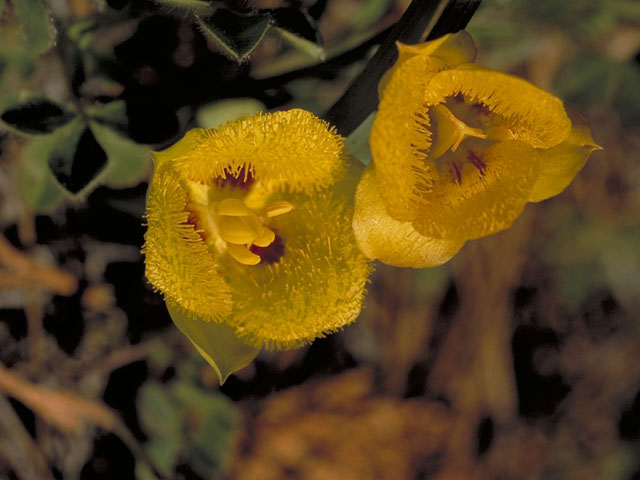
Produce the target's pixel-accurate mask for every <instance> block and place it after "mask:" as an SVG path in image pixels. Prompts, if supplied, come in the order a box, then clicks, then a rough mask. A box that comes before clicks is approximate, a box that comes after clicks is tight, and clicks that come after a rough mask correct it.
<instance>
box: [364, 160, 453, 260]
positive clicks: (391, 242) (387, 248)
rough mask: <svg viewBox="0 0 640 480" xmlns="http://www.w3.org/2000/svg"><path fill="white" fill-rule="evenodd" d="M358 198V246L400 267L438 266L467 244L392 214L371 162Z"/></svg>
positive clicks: (373, 255) (366, 254)
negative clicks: (420, 228) (431, 233)
mask: <svg viewBox="0 0 640 480" xmlns="http://www.w3.org/2000/svg"><path fill="white" fill-rule="evenodd" d="M355 202H356V204H355V212H354V215H353V229H354V232H355V235H356V241H357V242H358V247H359V248H360V250H361V251H362V253H364V255H365V256H366V257H368V258H371V259H378V260H380V261H381V262H383V263H387V264H389V265H394V266H396V267H413V268H425V267H434V266H437V265H441V264H443V263H444V262H446V261H447V260H449V259H450V258H451V257H452V256H453V255H455V254H456V253H457V252H458V250H460V248H462V245H463V244H464V240H447V239H440V240H436V239H434V238H430V237H425V236H423V235H421V234H419V233H418V232H417V231H416V230H415V229H414V228H413V226H412V225H411V223H410V222H399V221H397V220H395V219H393V218H391V217H390V216H389V214H388V213H387V211H386V210H385V207H384V204H383V203H382V198H380V194H379V190H378V184H377V182H376V174H375V170H374V169H373V168H372V167H371V166H369V167H368V168H367V170H366V171H365V172H364V174H363V176H362V179H361V180H360V183H359V184H358V189H357V191H356V199H355Z"/></svg>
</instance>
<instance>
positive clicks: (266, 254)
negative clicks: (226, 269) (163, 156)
mask: <svg viewBox="0 0 640 480" xmlns="http://www.w3.org/2000/svg"><path fill="white" fill-rule="evenodd" d="M240 183H241V184H240ZM240 183H239V181H238V180H237V179H234V178H231V180H229V179H223V180H222V181H221V182H217V183H215V184H214V185H212V186H209V185H203V184H201V183H197V182H191V181H187V182H186V189H187V191H188V193H189V202H188V203H187V210H188V211H189V223H191V224H192V225H194V227H195V228H196V230H197V231H198V233H199V234H200V237H201V238H202V239H203V241H204V242H205V243H206V245H207V247H209V250H210V251H212V252H220V251H225V250H226V252H227V253H228V254H229V255H231V257H232V258H233V259H234V260H236V261H237V262H239V263H241V264H243V265H257V264H258V263H260V262H261V261H262V260H264V261H265V263H274V262H277V261H278V260H280V257H282V255H283V254H284V242H283V240H282V237H280V236H278V235H276V232H275V231H274V230H273V229H272V228H270V227H269V224H270V223H271V220H272V219H273V218H275V217H278V216H280V215H284V214H286V213H288V212H290V211H291V210H293V208H294V206H293V204H292V203H291V202H288V201H287V200H276V201H272V202H259V203H262V204H263V206H261V207H255V206H254V205H253V203H256V202H255V201H254V202H253V203H252V206H253V208H251V207H249V206H247V204H246V203H245V201H246V199H247V198H248V197H249V195H250V194H249V195H246V196H244V198H242V197H243V193H244V192H243V191H244V190H247V189H248V188H245V184H244V183H246V182H240ZM238 186H240V187H242V188H241V189H240V191H238ZM254 200H255V199H254Z"/></svg>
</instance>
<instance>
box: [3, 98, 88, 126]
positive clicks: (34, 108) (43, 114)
mask: <svg viewBox="0 0 640 480" xmlns="http://www.w3.org/2000/svg"><path fill="white" fill-rule="evenodd" d="M75 117H76V114H75V113H74V112H72V111H70V110H69V109H67V108H66V107H65V106H63V105H60V104H58V103H56V102H54V101H52V100H49V99H48V98H43V97H37V96H31V95H29V94H28V96H27V97H26V98H23V99H21V100H20V101H18V102H16V103H14V104H13V105H11V106H10V107H9V108H5V109H4V111H3V112H2V114H0V119H2V121H3V122H4V123H6V124H7V125H8V126H9V127H11V128H12V129H14V130H16V131H17V132H18V133H23V134H35V135H38V134H40V135H42V134H47V133H51V132H53V131H54V130H56V129H58V128H60V127H61V126H63V125H66V124H67V123H69V122H70V121H71V120H73V119H74V118H75Z"/></svg>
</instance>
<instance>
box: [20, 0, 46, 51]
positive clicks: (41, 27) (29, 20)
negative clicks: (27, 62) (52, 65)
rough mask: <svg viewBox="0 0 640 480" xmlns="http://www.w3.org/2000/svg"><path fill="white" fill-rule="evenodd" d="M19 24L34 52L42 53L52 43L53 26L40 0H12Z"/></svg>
mask: <svg viewBox="0 0 640 480" xmlns="http://www.w3.org/2000/svg"><path fill="white" fill-rule="evenodd" d="M11 3H13V6H14V8H15V9H16V14H17V15H18V20H20V26H21V27H22V30H23V31H24V34H25V36H26V37H27V43H28V44H29V47H31V49H32V50H33V51H34V52H35V53H44V52H46V51H47V50H49V47H51V45H52V44H53V28H52V25H51V19H50V18H49V13H48V12H47V9H46V7H45V4H44V2H43V1H42V0H12V1H11Z"/></svg>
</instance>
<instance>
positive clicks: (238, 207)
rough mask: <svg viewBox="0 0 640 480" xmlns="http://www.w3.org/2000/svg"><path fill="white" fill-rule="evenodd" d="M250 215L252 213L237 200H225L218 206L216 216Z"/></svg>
mask: <svg viewBox="0 0 640 480" xmlns="http://www.w3.org/2000/svg"><path fill="white" fill-rule="evenodd" d="M252 213H253V211H252V210H251V209H250V208H249V207H247V206H246V205H245V204H244V203H243V202H242V201H241V200H238V199H237V198H225V199H224V200H222V201H221V202H220V203H219V204H218V215H229V216H232V217H246V216H247V215H251V214H252Z"/></svg>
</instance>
